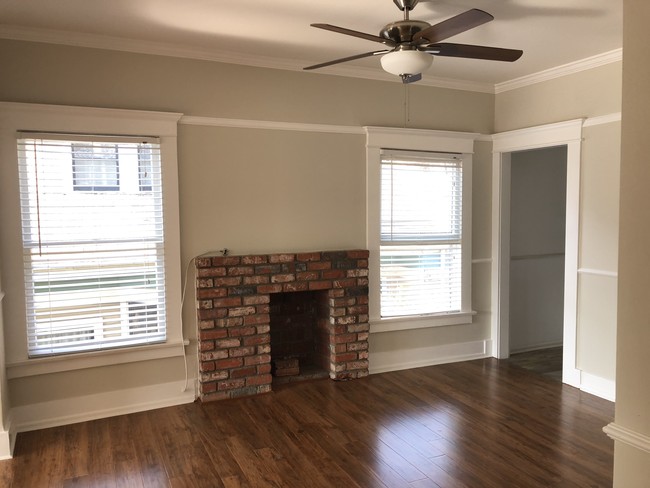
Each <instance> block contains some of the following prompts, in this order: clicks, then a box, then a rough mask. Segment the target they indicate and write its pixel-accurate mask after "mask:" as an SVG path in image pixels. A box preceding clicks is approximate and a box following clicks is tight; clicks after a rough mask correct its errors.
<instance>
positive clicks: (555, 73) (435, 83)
mask: <svg viewBox="0 0 650 488" xmlns="http://www.w3.org/2000/svg"><path fill="white" fill-rule="evenodd" d="M0 38H2V39H11V40H16V41H29V42H42V43H47V44H61V45H66V46H75V47H86V48H93V49H106V50H110V51H124V52H131V53H138V54H149V55H155V56H171V57H177V58H188V59H197V60H201V61H215V62H220V63H228V64H238V65H244V66H253V67H257V68H270V69H282V70H288V71H298V72H303V70H302V64H300V65H299V64H298V63H297V62H296V60H294V59H285V58H275V57H269V56H257V55H255V56H251V55H248V54H241V53H228V52H224V51H213V50H209V49H203V48H197V47H190V46H179V45H177V44H172V43H165V42H153V41H145V40H140V39H129V38H120V37H112V36H102V35H97V34H87V33H80V32H68V31H61V30H53V29H39V28H32V27H21V26H12V25H5V24H0ZM622 59H623V50H622V49H615V50H613V51H609V52H606V53H603V54H598V55H596V56H592V57H589V58H586V59H582V60H580V61H576V62H574V63H568V64H565V65H562V66H557V67H555V68H550V69H547V70H544V71H540V72H538V73H533V74H531V75H526V76H522V77H520V78H515V79H513V80H509V81H504V82H502V83H497V84H496V85H495V84H492V83H483V82H477V81H468V80H458V79H453V78H441V77H436V76H429V75H426V74H425V76H424V77H423V78H422V80H421V81H419V82H418V85H419V86H432V87H437V88H447V89H450V90H462V91H470V92H479V93H489V94H499V93H503V92H506V91H509V90H515V89H517V88H522V87H524V86H529V85H534V84H536V83H541V82H543V81H548V80H552V79H554V78H559V77H562V76H566V75H569V74H573V73H578V72H581V71H585V70H588V69H592V68H596V67H598V66H603V65H606V64H610V63H614V62H617V61H620V60H622ZM311 74H314V75H317V76H319V75H334V76H345V77H352V78H362V79H368V80H375V81H389V82H392V83H401V82H400V80H399V79H398V78H397V77H396V76H393V75H390V74H388V73H386V72H384V71H383V70H380V69H374V68H364V67H358V66H350V65H335V66H329V67H327V68H325V69H324V70H322V71H320V72H318V73H313V72H312V73H311Z"/></svg>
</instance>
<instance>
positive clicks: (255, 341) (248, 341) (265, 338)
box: [244, 334, 271, 346]
mask: <svg viewBox="0 0 650 488" xmlns="http://www.w3.org/2000/svg"><path fill="white" fill-rule="evenodd" d="M270 342H271V335H270V334H262V335H256V336H251V337H244V345H245V346H258V345H260V344H269V343H270Z"/></svg>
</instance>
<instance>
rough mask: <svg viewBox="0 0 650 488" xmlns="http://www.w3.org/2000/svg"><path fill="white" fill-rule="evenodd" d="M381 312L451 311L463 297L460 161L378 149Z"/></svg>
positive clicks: (448, 156) (391, 314)
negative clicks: (379, 160)
mask: <svg viewBox="0 0 650 488" xmlns="http://www.w3.org/2000/svg"><path fill="white" fill-rule="evenodd" d="M381 168H382V170H381V245H380V273H381V315H382V317H396V316H408V315H423V314H432V313H443V312H454V311H459V310H460V308H461V298H462V274H461V271H462V266H461V262H462V259H461V258H462V253H461V243H462V217H463V216H462V160H461V158H460V156H459V155H455V154H438V153H435V154H434V153H421V152H410V151H389V150H385V151H382V164H381Z"/></svg>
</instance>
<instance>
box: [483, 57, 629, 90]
mask: <svg viewBox="0 0 650 488" xmlns="http://www.w3.org/2000/svg"><path fill="white" fill-rule="evenodd" d="M622 59H623V49H622V48H620V49H614V50H613V51H608V52H606V53H602V54H597V55H595V56H591V57H589V58H585V59H581V60H580V61H576V62H573V63H567V64H563V65H561V66H556V67H555V68H550V69H547V70H544V71H540V72H538V73H533V74H531V75H526V76H522V77H520V78H515V79H513V80H510V81H504V82H503V83H497V84H496V85H494V93H496V94H499V93H503V92H507V91H510V90H516V89H517V88H523V87H525V86H529V85H535V84H537V83H541V82H543V81H549V80H553V79H555V78H560V77H562V76H567V75H571V74H574V73H580V72H581V71H586V70H589V69H592V68H597V67H599V66H604V65H606V64H611V63H615V62H617V61H621V60H622Z"/></svg>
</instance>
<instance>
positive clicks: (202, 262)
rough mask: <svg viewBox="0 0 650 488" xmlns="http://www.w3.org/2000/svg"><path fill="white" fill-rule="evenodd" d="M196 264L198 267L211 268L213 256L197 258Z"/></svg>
mask: <svg viewBox="0 0 650 488" xmlns="http://www.w3.org/2000/svg"><path fill="white" fill-rule="evenodd" d="M194 264H195V265H196V267H197V268H209V267H210V266H212V258H196V259H195V260H194Z"/></svg>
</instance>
